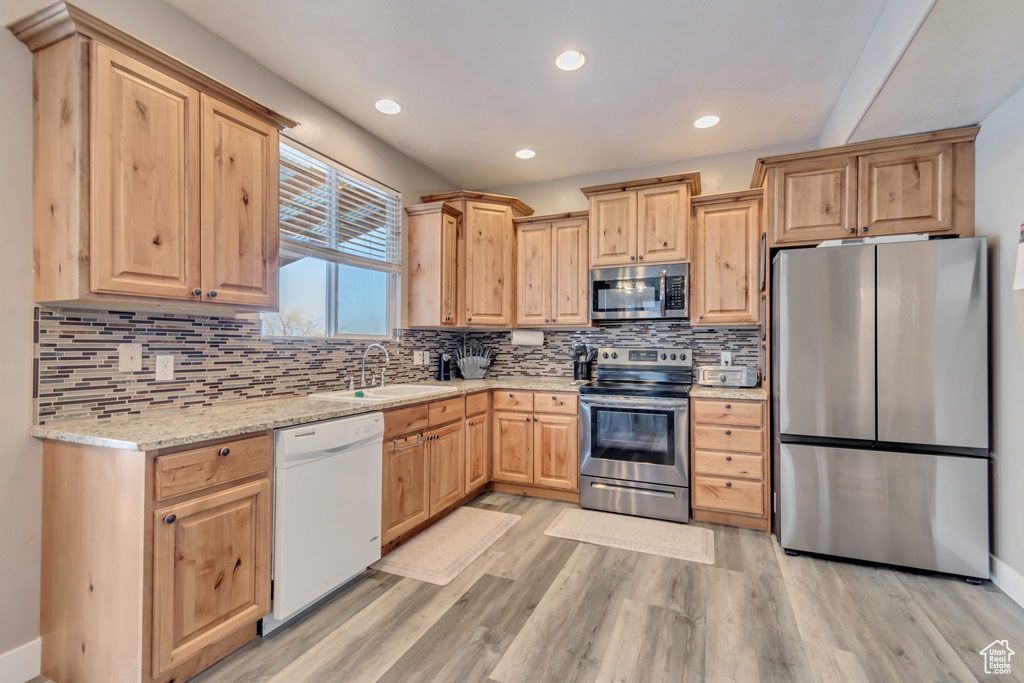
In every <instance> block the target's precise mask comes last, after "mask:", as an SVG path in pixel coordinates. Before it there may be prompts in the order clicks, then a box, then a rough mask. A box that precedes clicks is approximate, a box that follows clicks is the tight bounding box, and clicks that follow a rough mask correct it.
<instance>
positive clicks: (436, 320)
mask: <svg viewBox="0 0 1024 683" xmlns="http://www.w3.org/2000/svg"><path fill="white" fill-rule="evenodd" d="M405 212H406V213H407V214H408V215H409V296H408V301H409V305H408V309H407V310H408V320H407V324H408V325H409V326H410V327H455V326H457V325H458V324H459V314H458V306H457V297H458V289H459V286H458V249H457V246H456V245H457V241H458V233H459V225H460V224H461V222H462V212H461V211H459V210H458V209H456V208H455V207H454V206H451V205H450V204H445V203H444V202H434V203H433V204H419V205H418V206H407V207H406V208H405Z"/></svg>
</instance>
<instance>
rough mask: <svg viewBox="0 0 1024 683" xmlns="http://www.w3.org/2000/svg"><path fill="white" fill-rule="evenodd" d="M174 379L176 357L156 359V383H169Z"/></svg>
mask: <svg viewBox="0 0 1024 683" xmlns="http://www.w3.org/2000/svg"><path fill="white" fill-rule="evenodd" d="M172 379H174V356H157V357H156V381H157V382H169V381H171V380H172Z"/></svg>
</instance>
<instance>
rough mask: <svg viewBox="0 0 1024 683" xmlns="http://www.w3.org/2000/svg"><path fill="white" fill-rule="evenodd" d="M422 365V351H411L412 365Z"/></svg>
mask: <svg viewBox="0 0 1024 683" xmlns="http://www.w3.org/2000/svg"><path fill="white" fill-rule="evenodd" d="M423 363H424V361H423V352H422V351H413V352H412V364H413V365H423Z"/></svg>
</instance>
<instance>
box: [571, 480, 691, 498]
mask: <svg viewBox="0 0 1024 683" xmlns="http://www.w3.org/2000/svg"><path fill="white" fill-rule="evenodd" d="M590 488H592V489H608V490H612V491H626V492H628V493H635V494H639V495H642V496H656V497H658V498H675V497H676V496H675V494H674V493H671V492H669V491H659V490H657V489H640V488H635V487H633V486H616V485H615V484H602V483H601V482H596V481H595V482H593V483H591V484H590Z"/></svg>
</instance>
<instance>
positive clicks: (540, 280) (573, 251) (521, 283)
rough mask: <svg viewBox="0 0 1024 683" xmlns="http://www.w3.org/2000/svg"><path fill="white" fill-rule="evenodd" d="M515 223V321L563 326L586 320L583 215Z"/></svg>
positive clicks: (585, 224)
mask: <svg viewBox="0 0 1024 683" xmlns="http://www.w3.org/2000/svg"><path fill="white" fill-rule="evenodd" d="M515 223H516V246H517V249H516V326H517V327H563V326H566V325H576V326H580V325H587V324H589V320H590V303H589V302H590V296H589V289H590V269H589V266H588V262H587V250H588V248H589V237H588V214H587V212H585V211H581V212H577V213H567V214H555V215H548V216H531V217H529V218H521V219H517V220H516V221H515Z"/></svg>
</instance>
